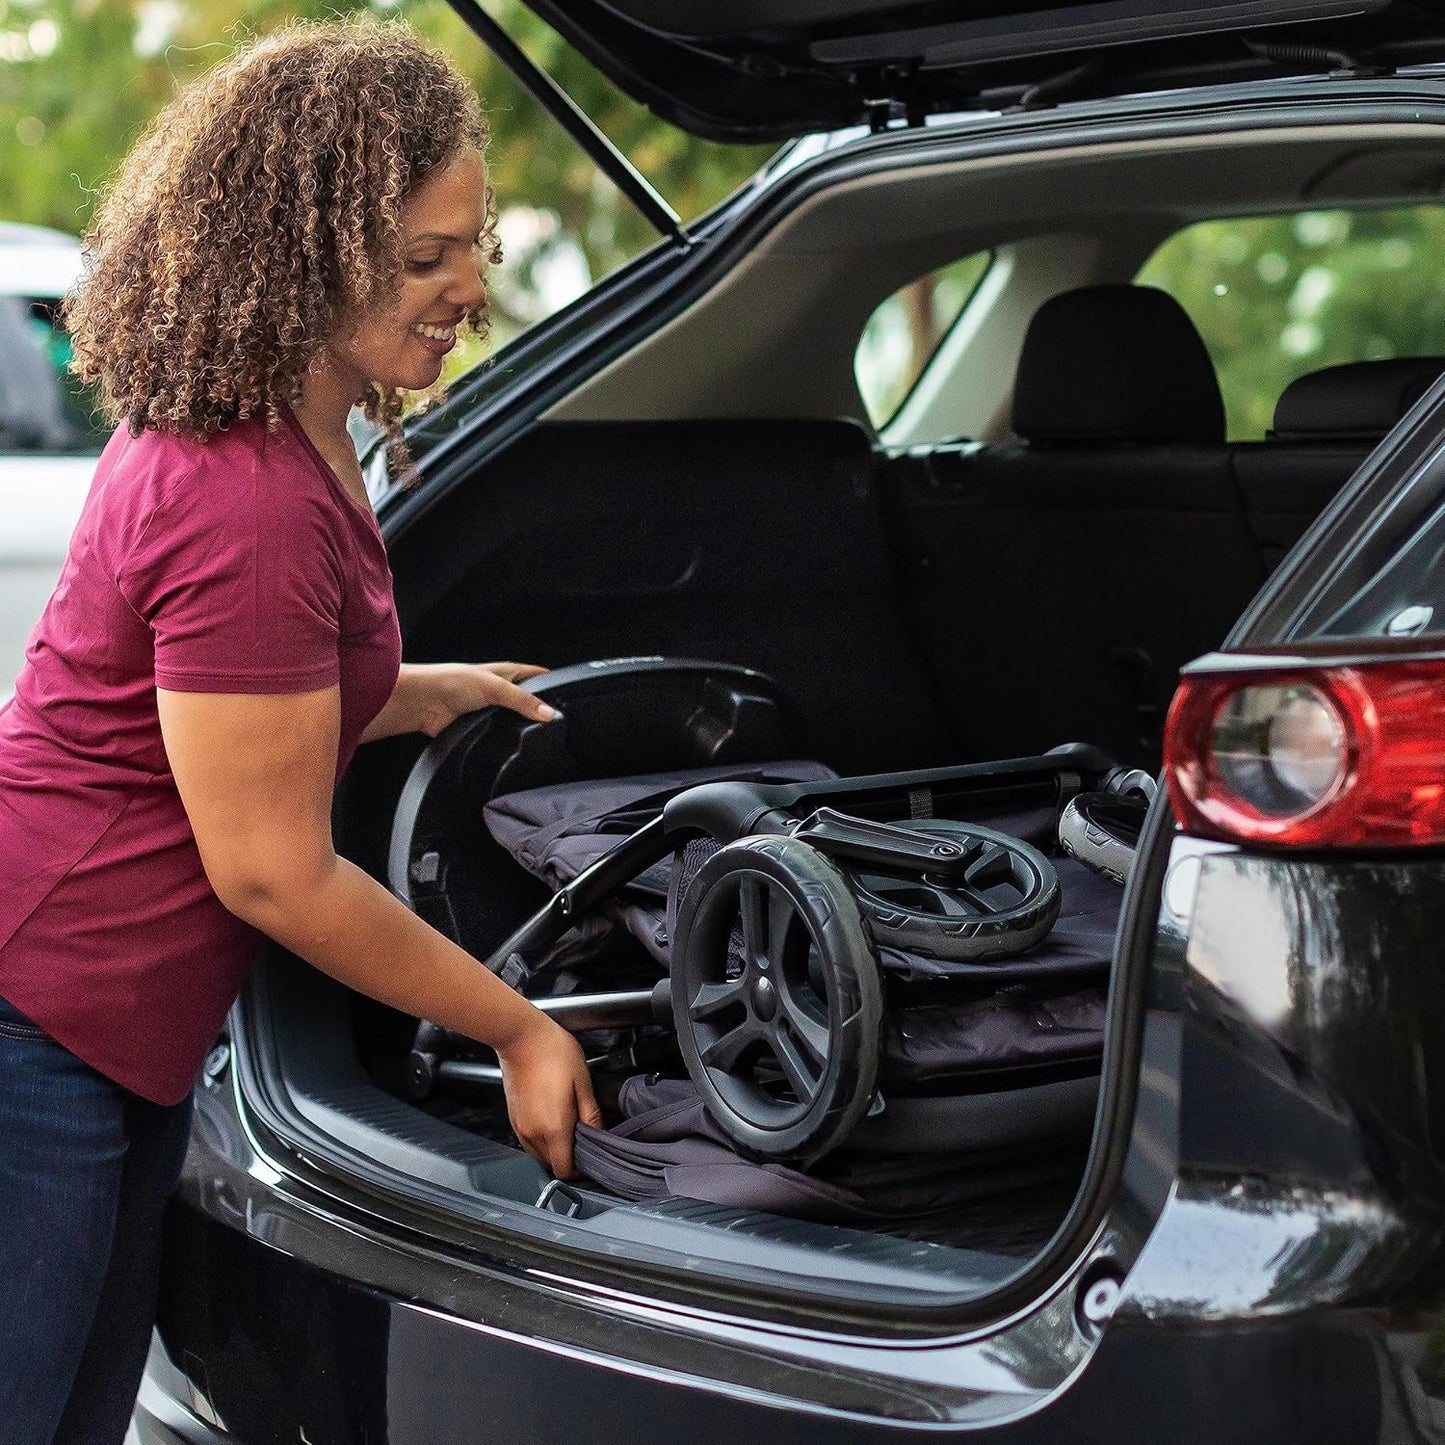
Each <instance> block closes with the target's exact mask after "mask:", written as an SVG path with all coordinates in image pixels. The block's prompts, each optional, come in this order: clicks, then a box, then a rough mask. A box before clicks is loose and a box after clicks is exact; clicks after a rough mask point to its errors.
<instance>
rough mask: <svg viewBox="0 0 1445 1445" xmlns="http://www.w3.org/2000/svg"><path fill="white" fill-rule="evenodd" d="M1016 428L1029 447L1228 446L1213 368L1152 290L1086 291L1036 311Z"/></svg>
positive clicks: (1017, 390) (1018, 386)
mask: <svg viewBox="0 0 1445 1445" xmlns="http://www.w3.org/2000/svg"><path fill="white" fill-rule="evenodd" d="M1013 427H1014V431H1015V432H1017V433H1018V435H1019V436H1021V437H1023V438H1024V439H1025V440H1027V441H1030V442H1106V441H1130V442H1199V443H1206V444H1208V443H1221V442H1223V441H1224V400H1223V398H1222V397H1221V396H1220V394H1219V381H1218V379H1217V378H1216V377H1215V375H1214V363H1213V362H1211V361H1210V359H1209V353H1208V352H1207V351H1206V350H1205V349H1204V343H1203V341H1201V340H1200V339H1199V333H1198V332H1197V331H1196V330H1195V329H1194V323H1193V322H1192V321H1191V320H1190V319H1189V317H1188V316H1186V315H1185V314H1184V308H1183V307H1181V306H1180V305H1179V303H1178V302H1177V301H1176V300H1175V299H1174V298H1173V297H1172V296H1169V295H1167V294H1166V293H1165V292H1163V291H1156V290H1154V289H1153V288H1152V287H1149V286H1088V287H1085V288H1083V289H1082V290H1078V291H1065V292H1064V293H1063V294H1062V295H1059V296H1055V297H1053V298H1052V299H1051V300H1048V301H1045V302H1044V304H1043V305H1042V306H1041V307H1039V310H1038V312H1037V314H1036V315H1035V316H1034V319H1033V320H1032V321H1031V322H1030V323H1029V329H1028V332H1027V334H1026V335H1025V336H1024V345H1023V351H1022V353H1021V355H1020V356H1019V369H1018V378H1017V380H1016V381H1015V383H1014V402H1013Z"/></svg>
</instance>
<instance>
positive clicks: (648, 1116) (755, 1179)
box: [574, 1076, 1077, 1225]
mask: <svg viewBox="0 0 1445 1445" xmlns="http://www.w3.org/2000/svg"><path fill="white" fill-rule="evenodd" d="M620 1103H621V1108H622V1112H623V1114H624V1116H625V1117H624V1119H623V1122H622V1123H620V1124H618V1125H617V1126H616V1127H615V1128H613V1129H611V1130H608V1131H605V1132H604V1131H603V1130H600V1129H593V1128H590V1127H588V1126H587V1125H586V1124H579V1125H578V1126H577V1134H576V1138H575V1141H574V1149H575V1158H576V1161H577V1168H578V1169H579V1170H580V1171H581V1172H582V1173H583V1174H585V1175H586V1176H587V1177H588V1178H589V1179H591V1180H593V1181H594V1182H595V1183H597V1184H600V1185H602V1186H603V1188H605V1189H608V1190H611V1191H612V1193H614V1194H618V1195H620V1196H621V1197H622V1198H624V1199H664V1198H667V1197H668V1196H670V1195H676V1196H680V1197H682V1198H685V1199H700V1200H703V1201H705V1202H707V1203H709V1204H719V1205H724V1206H727V1207H729V1208H735V1209H761V1210H766V1211H768V1212H770V1213H773V1214H784V1215H789V1216H793V1217H797V1218H803V1219H813V1220H818V1221H820V1222H822V1223H826V1224H853V1225H871V1224H880V1223H892V1222H898V1221H904V1220H910V1219H921V1218H926V1217H928V1216H930V1215H934V1214H938V1213H941V1212H942V1211H944V1210H948V1209H951V1208H954V1207H956V1206H958V1205H960V1204H964V1203H967V1202H969V1201H971V1200H975V1199H980V1198H983V1197H985V1196H992V1195H997V1194H1001V1193H1007V1192H1009V1191H1010V1190H1014V1189H1023V1188H1028V1187H1030V1186H1033V1185H1036V1184H1040V1183H1043V1182H1046V1181H1049V1180H1053V1179H1056V1178H1058V1177H1060V1176H1061V1175H1062V1174H1066V1173H1068V1172H1069V1171H1070V1170H1075V1169H1076V1168H1077V1160H1076V1158H1075V1157H1074V1155H1073V1154H1072V1153H1069V1152H1068V1151H1055V1152H1053V1153H1052V1154H1048V1155H1045V1154H1040V1153H1038V1152H1034V1153H1033V1154H1022V1153H1020V1152H1019V1151H1017V1150H988V1151H983V1152H969V1153H960V1152H952V1153H948V1154H876V1153H866V1154H865V1153H854V1152H851V1151H849V1150H846V1149H844V1150H838V1151H835V1152H834V1153H833V1154H830V1155H829V1156H828V1157H827V1158H826V1159H825V1160H823V1161H822V1163H821V1164H819V1165H818V1166H817V1168H816V1170H815V1172H814V1173H813V1174H811V1175H809V1174H802V1173H799V1172H798V1171H797V1170H796V1169H789V1168H787V1167H786V1166H785V1165H782V1164H764V1163H756V1162H754V1161H753V1160H751V1159H745V1158H743V1157H742V1156H741V1155H739V1154H738V1153H737V1151H736V1149H735V1147H734V1146H733V1144H732V1143H731V1142H730V1141H729V1139H728V1137H727V1135H726V1134H724V1133H723V1132H722V1130H721V1129H719V1128H718V1127H717V1125H716V1124H714V1123H713V1121H712V1119H711V1117H710V1116H709V1115H708V1112H707V1110H706V1109H705V1108H704V1107H703V1102H702V1099H701V1097H700V1096H699V1094H698V1092H697V1089H696V1087H695V1086H694V1085H693V1083H692V1081H691V1080H689V1079H659V1078H654V1077H646V1078H644V1077H640V1076H639V1077H636V1078H632V1079H628V1080H627V1081H626V1083H624V1084H623V1086H622V1093H621V1100H620Z"/></svg>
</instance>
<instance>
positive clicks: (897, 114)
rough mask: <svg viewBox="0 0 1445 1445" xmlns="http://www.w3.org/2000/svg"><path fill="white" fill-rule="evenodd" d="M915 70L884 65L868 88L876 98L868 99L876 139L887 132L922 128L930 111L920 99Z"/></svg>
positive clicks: (867, 109)
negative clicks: (915, 83) (879, 134)
mask: <svg viewBox="0 0 1445 1445" xmlns="http://www.w3.org/2000/svg"><path fill="white" fill-rule="evenodd" d="M913 79H914V70H913V67H912V66H904V65H885V66H884V67H883V68H882V69H881V70H879V71H878V72H877V73H876V75H875V76H874V77H873V78H872V80H871V81H870V82H869V84H868V89H869V90H871V91H872V92H873V96H874V97H875V98H871V99H870V98H868V97H866V96H865V98H864V100H863V107H864V111H865V113H866V114H867V116H868V129H869V130H871V131H872V132H873V133H874V135H877V134H878V133H879V132H880V131H885V130H911V129H914V128H916V127H917V126H921V125H922V124H923V120H924V117H925V116H926V115H927V114H928V108H927V107H926V106H925V105H924V104H923V102H922V100H921V99H920V98H919V97H918V96H917V94H916V91H917V87H916V86H915V85H914V83H913Z"/></svg>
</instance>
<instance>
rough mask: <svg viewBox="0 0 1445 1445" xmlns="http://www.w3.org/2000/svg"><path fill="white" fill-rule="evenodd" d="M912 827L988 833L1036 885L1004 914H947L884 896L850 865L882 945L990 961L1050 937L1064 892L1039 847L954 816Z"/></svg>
mask: <svg viewBox="0 0 1445 1445" xmlns="http://www.w3.org/2000/svg"><path fill="white" fill-rule="evenodd" d="M895 826H896V825H895ZM908 826H909V827H910V828H911V829H915V830H916V831H918V832H920V833H928V834H933V835H935V836H937V837H940V838H944V839H948V838H959V839H977V838H982V839H984V840H986V841H988V842H991V843H993V844H995V845H997V846H1000V847H1004V848H1007V849H1008V850H1009V852H1010V853H1011V854H1012V855H1013V857H1014V858H1015V859H1016V860H1017V864H1018V869H1019V871H1020V872H1021V873H1022V874H1024V875H1025V876H1027V877H1028V878H1029V879H1031V881H1032V887H1031V889H1030V890H1029V893H1028V894H1027V895H1026V900H1025V901H1023V902H1021V903H1020V904H1019V905H1018V906H1017V907H1015V908H1010V909H1007V910H1005V911H1004V912H1003V913H1000V914H996V915H993V916H987V915H985V916H982V917H967V918H954V917H943V916H940V915H938V914H935V913H925V912H920V911H917V910H914V909H910V908H908V907H906V906H905V905H903V904H900V903H899V902H898V901H897V900H896V899H895V900H892V901H890V900H889V899H887V898H883V897H879V896H878V895H876V894H875V893H873V892H871V891H870V889H869V885H868V882H867V878H866V876H864V875H862V874H861V873H854V872H853V870H851V869H850V870H849V873H848V883H849V887H850V888H851V890H852V892H853V894H854V896H855V897H856V898H857V900H858V906H859V907H860V908H861V909H862V911H863V914H864V916H865V917H866V918H867V920H868V924H869V927H870V928H871V929H872V932H873V937H874V938H875V939H876V940H877V942H878V943H879V944H880V945H883V944H886V945H888V946H890V947H892V948H897V949H901V950H903V951H904V952H908V953H921V954H923V955H924V956H925V957H927V958H939V959H951V960H956V961H960V962H970V963H986V962H988V960H989V959H993V958H1013V957H1016V956H1017V955H1018V954H1021V953H1027V952H1028V950H1029V949H1031V948H1032V947H1033V946H1034V945H1035V944H1037V943H1041V942H1042V941H1043V940H1044V939H1045V938H1047V937H1048V934H1049V930H1050V929H1051V928H1053V926H1054V923H1055V921H1056V920H1057V919H1058V916H1059V908H1060V905H1061V904H1062V902H1063V894H1062V892H1061V891H1060V888H1059V877H1058V874H1057V873H1056V872H1055V871H1054V865H1053V864H1052V863H1050V862H1049V860H1048V859H1047V858H1045V857H1044V855H1043V854H1042V853H1040V852H1039V850H1038V849H1037V848H1034V847H1032V846H1031V845H1030V844H1028V843H1025V842H1024V841H1023V840H1022V839H1020V838H1014V837H1011V836H1010V835H1009V834H1007V833H999V832H995V831H994V830H993V829H992V828H984V827H981V826H979V825H978V824H977V823H961V822H956V821H954V820H952V819H949V818H927V819H919V820H917V821H916V822H913V823H910V824H909V825H908Z"/></svg>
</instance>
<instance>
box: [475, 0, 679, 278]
mask: <svg viewBox="0 0 1445 1445" xmlns="http://www.w3.org/2000/svg"><path fill="white" fill-rule="evenodd" d="M448 3H449V4H450V5H451V7H452V9H453V10H455V11H456V12H457V14H458V15H459V16H460V17H461V19H462V21H463V23H464V24H465V25H466V27H467V29H468V30H470V31H471V32H472V34H473V35H475V36H476V37H477V39H479V40H480V41H481V42H482V44H483V45H486V46H488V47H489V48H490V49H491V51H492V53H493V54H494V55H495V56H496V57H497V59H498V60H500V61H501V62H502V64H503V65H505V66H506V67H507V69H508V70H510V71H511V72H512V74H513V75H514V76H516V78H517V80H518V81H519V82H520V83H521V85H522V86H523V88H524V89H525V90H527V92H528V93H529V94H530V95H532V97H533V98H534V99H535V100H536V101H537V102H538V103H539V104H540V105H541V106H542V108H543V109H544V110H546V111H547V112H548V113H549V114H550V115H551V116H552V117H553V118H554V119H555V120H556V121H557V123H558V124H559V125H560V126H561V127H562V129H563V130H565V131H566V132H567V134H568V135H570V136H571V137H572V139H573V140H575V141H576V142H577V144H578V145H580V146H581V147H582V149H583V150H584V151H586V152H587V154H588V155H589V156H590V157H591V158H592V159H593V160H594V161H595V162H596V163H597V165H598V166H599V167H600V168H601V169H602V171H603V173H604V174H605V175H606V176H607V178H608V179H609V180H610V181H611V182H612V183H613V184H614V185H615V186H616V187H617V189H618V190H619V191H621V192H622V194H623V195H624V196H626V197H627V199H628V200H629V201H631V202H632V204H633V205H634V206H636V207H637V209H638V210H639V211H641V212H642V214H643V216H644V217H645V218H646V219H647V220H648V221H649V222H650V223H651V224H652V225H653V226H654V227H656V229H657V230H658V232H659V233H660V234H661V235H664V236H667V237H669V238H670V239H671V240H672V241H673V242H675V243H676V244H677V246H678V247H679V248H681V249H683V250H686V249H687V248H688V247H690V246H691V245H692V237H691V236H689V235H688V233H687V231H686V230H685V229H684V228H683V224H682V220H681V218H680V217H679V216H678V214H677V212H676V211H674V210H673V209H672V207H671V206H670V205H668V203H667V202H666V200H664V199H663V197H662V196H661V195H660V194H659V193H658V192H657V190H656V189H654V187H653V185H652V183H651V182H650V181H649V180H648V179H647V177H646V176H644V175H643V174H642V172H641V171H639V170H638V169H637V167H636V166H634V165H633V164H632V162H631V161H630V160H628V159H627V157H626V156H625V155H623V154H622V152H621V151H620V150H618V149H617V147H616V146H615V145H613V144H612V142H611V141H610V140H608V138H607V137H606V136H605V135H604V134H603V133H602V131H601V130H599V129H598V127H597V126H596V125H595V124H594V123H593V121H592V118H591V117H590V116H589V115H588V114H587V113H586V112H585V111H584V110H582V109H581V108H580V107H579V106H578V105H577V104H576V102H575V101H573V99H572V97H571V96H570V95H568V94H567V92H566V91H565V90H563V89H562V87H561V86H560V85H558V84H557V82H556V81H555V80H553V79H552V77H551V76H550V75H548V74H547V72H546V71H545V70H543V69H542V68H541V67H540V66H539V65H537V64H535V63H534V62H533V61H532V59H531V58H530V57H529V56H528V55H527V53H526V52H525V51H524V50H523V49H522V47H521V46H520V45H518V44H517V42H516V41H515V40H513V39H512V37H511V36H510V35H508V34H507V32H506V31H505V30H503V29H502V27H501V26H500V25H499V24H498V23H497V22H496V21H495V20H493V19H492V17H491V16H490V15H488V14H487V12H486V11H485V10H483V9H482V7H481V4H480V0H448Z"/></svg>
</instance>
